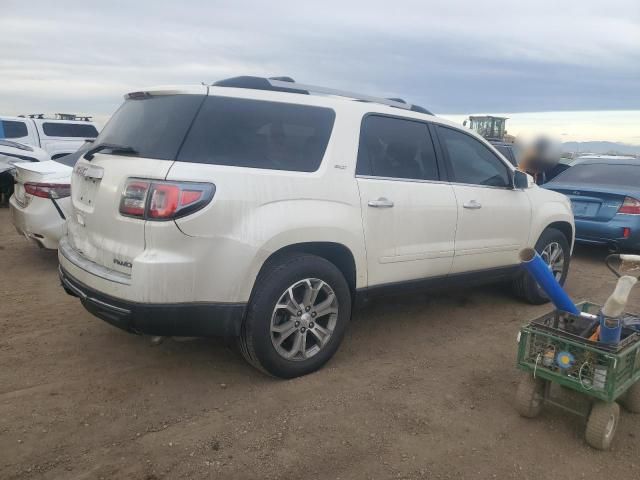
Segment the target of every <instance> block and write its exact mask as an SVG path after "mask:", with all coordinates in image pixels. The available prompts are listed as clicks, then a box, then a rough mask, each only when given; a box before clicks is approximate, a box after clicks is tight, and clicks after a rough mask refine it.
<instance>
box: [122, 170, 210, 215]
mask: <svg viewBox="0 0 640 480" xmlns="http://www.w3.org/2000/svg"><path fill="white" fill-rule="evenodd" d="M215 191H216V187H215V185H213V184H211V183H192V182H154V181H151V180H145V179H139V178H130V179H129V180H127V183H126V185H125V187H124V192H123V193H122V199H121V200H120V213H121V214H122V215H125V216H128V217H138V218H145V219H147V220H171V219H174V218H180V217H184V216H185V215H189V214H191V213H193V212H195V211H197V210H200V209H201V208H202V207H204V206H205V205H207V204H208V203H209V202H210V201H211V199H212V198H213V194H214V193H215Z"/></svg>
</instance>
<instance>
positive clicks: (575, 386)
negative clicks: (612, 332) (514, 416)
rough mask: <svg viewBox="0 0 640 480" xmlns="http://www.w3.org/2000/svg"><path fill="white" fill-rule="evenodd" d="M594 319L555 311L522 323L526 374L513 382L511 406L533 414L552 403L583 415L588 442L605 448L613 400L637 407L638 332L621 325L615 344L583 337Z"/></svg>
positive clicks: (587, 308)
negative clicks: (517, 382)
mask: <svg viewBox="0 0 640 480" xmlns="http://www.w3.org/2000/svg"><path fill="white" fill-rule="evenodd" d="M577 306H578V308H579V309H580V310H581V311H582V312H585V313H589V314H593V315H596V314H597V313H598V312H599V311H600V308H601V307H600V305H596V304H593V303H587V302H584V303H580V304H578V305H577ZM629 316H630V317H634V318H637V316H633V315H629ZM593 323H594V321H593V320H589V319H585V318H584V317H582V316H577V315H572V314H569V313H566V312H559V311H554V312H551V313H549V314H547V315H544V316H542V317H540V318H538V319H536V320H534V321H532V322H530V323H529V324H528V325H526V326H524V327H522V329H521V330H520V333H519V335H518V337H519V339H518V368H519V369H521V370H523V371H524V372H526V374H525V375H524V376H523V378H522V380H521V382H520V384H519V386H518V390H517V393H516V408H517V410H518V413H520V415H522V416H523V417H528V418H533V417H536V416H537V415H538V414H539V413H540V411H541V410H542V407H543V406H544V405H545V404H552V405H555V406H557V407H560V408H562V409H564V410H567V411H569V412H572V413H576V414H579V415H582V416H584V417H587V428H586V433H585V438H586V441H587V443H588V444H589V445H591V446H592V447H594V448H597V449H600V450H607V449H608V448H609V447H610V445H611V441H612V440H613V437H614V435H615V432H616V428H617V426H618V421H619V417H620V407H619V405H618V403H617V402H619V403H620V404H622V405H623V406H624V407H625V408H626V409H627V410H629V411H631V412H634V413H640V383H638V380H640V354H639V353H638V352H639V350H640V334H639V333H637V332H635V331H633V330H626V331H625V330H623V337H624V339H623V340H622V341H621V342H620V343H619V344H617V345H615V346H612V345H607V344H602V343H600V342H596V341H591V340H588V339H587V338H585V335H584V330H585V328H586V329H588V328H590V327H593Z"/></svg>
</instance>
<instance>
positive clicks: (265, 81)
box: [213, 76, 433, 115]
mask: <svg viewBox="0 0 640 480" xmlns="http://www.w3.org/2000/svg"><path fill="white" fill-rule="evenodd" d="M213 86H216V87H235V88H252V89H256V90H271V91H277V92H289V93H300V94H305V95H308V94H309V93H312V92H313V93H320V94H323V95H333V96H337V97H345V98H351V99H353V100H357V101H360V102H370V103H379V104H382V105H387V106H389V107H395V108H400V109H402V110H410V111H413V112H420V113H426V114H427V115H433V113H431V112H430V111H428V110H427V109H425V108H423V107H421V106H419V105H411V104H410V103H407V102H405V101H404V100H403V99H401V98H381V97H373V96H370V95H363V94H360V93H354V92H348V91H344V90H336V89H334V88H327V87H320V86H317V85H307V84H303V83H296V82H295V81H294V80H293V78H291V77H271V78H263V77H250V76H241V77H233V78H227V79H225V80H219V81H217V82H215V83H214V84H213Z"/></svg>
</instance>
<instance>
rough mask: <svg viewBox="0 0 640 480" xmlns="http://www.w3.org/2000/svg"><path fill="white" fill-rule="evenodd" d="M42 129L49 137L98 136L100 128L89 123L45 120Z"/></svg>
mask: <svg viewBox="0 0 640 480" xmlns="http://www.w3.org/2000/svg"><path fill="white" fill-rule="evenodd" d="M42 131H43V132H44V134H45V135H46V136H47V137H73V138H96V137H97V136H98V130H97V129H96V127H94V126H93V125H91V124H88V123H55V122H44V123H43V124H42Z"/></svg>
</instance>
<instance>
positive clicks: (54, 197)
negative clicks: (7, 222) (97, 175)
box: [9, 147, 88, 249]
mask: <svg viewBox="0 0 640 480" xmlns="http://www.w3.org/2000/svg"><path fill="white" fill-rule="evenodd" d="M86 148H88V147H83V148H81V149H80V150H78V151H77V152H75V153H72V154H70V155H67V156H65V157H62V158H59V159H58V160H47V161H43V162H36V163H34V162H20V163H16V164H15V173H14V176H15V182H16V183H15V190H14V193H13V196H12V197H11V199H10V200H9V206H10V208H11V219H12V221H13V225H14V226H15V227H16V230H17V231H18V233H20V234H21V235H24V236H25V237H26V238H28V239H29V240H32V241H34V242H35V243H36V244H37V245H38V246H39V247H42V248H51V249H57V248H58V242H59V241H60V239H61V238H62V237H63V236H64V235H66V233H67V225H66V217H67V215H69V213H70V212H71V198H70V195H71V185H70V183H71V172H72V171H73V165H75V163H76V162H77V161H78V158H79V157H80V155H81V154H82V153H83V152H84V151H85V150H86Z"/></svg>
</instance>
